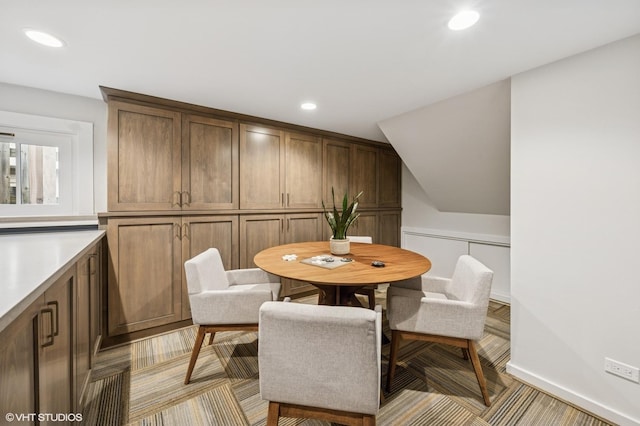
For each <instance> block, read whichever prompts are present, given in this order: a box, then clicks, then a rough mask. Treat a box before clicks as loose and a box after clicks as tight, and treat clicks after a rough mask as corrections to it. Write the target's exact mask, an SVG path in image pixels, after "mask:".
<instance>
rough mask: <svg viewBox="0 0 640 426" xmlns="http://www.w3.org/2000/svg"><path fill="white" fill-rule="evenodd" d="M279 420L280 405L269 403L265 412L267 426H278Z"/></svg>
mask: <svg viewBox="0 0 640 426" xmlns="http://www.w3.org/2000/svg"><path fill="white" fill-rule="evenodd" d="M279 418H280V403H278V402H272V401H269V411H268V412H267V426H278V419H279Z"/></svg>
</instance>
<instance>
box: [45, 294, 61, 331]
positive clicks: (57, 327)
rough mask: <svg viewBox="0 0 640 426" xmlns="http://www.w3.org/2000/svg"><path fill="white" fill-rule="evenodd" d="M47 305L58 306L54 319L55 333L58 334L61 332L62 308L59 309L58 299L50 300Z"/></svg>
mask: <svg viewBox="0 0 640 426" xmlns="http://www.w3.org/2000/svg"><path fill="white" fill-rule="evenodd" d="M47 306H55V307H56V312H55V314H54V315H55V317H56V320H55V321H53V324H55V327H53V335H54V336H57V335H58V334H59V331H60V310H59V309H58V308H59V306H58V301H57V300H54V301H53V302H49V303H47Z"/></svg>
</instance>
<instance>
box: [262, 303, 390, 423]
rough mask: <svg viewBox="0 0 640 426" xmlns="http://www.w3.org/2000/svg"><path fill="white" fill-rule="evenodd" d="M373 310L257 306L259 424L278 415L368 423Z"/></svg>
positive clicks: (376, 387) (374, 363) (376, 348)
mask: <svg viewBox="0 0 640 426" xmlns="http://www.w3.org/2000/svg"><path fill="white" fill-rule="evenodd" d="M381 312H382V310H381V308H380V306H377V307H376V309H375V310H369V309H358V308H353V307H347V306H324V305H307V304H302V303H284V302H267V303H265V304H263V305H262V307H261V308H260V330H259V339H258V342H259V343H258V365H259V374H260V395H261V396H262V399H265V400H267V401H269V411H268V417H267V425H268V426H272V425H277V424H278V418H279V417H280V416H284V417H296V418H315V419H319V420H325V421H330V422H336V423H341V424H346V425H375V422H376V414H377V412H378V408H379V405H380V350H381V341H380V336H381V334H382V333H381V330H382V329H381V327H382V325H381V321H382V320H381V317H382V314H381Z"/></svg>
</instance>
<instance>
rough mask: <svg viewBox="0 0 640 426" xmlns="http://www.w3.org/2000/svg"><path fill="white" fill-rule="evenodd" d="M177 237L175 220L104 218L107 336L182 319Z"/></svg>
mask: <svg viewBox="0 0 640 426" xmlns="http://www.w3.org/2000/svg"><path fill="white" fill-rule="evenodd" d="M180 238H182V222H181V219H180V218H179V217H170V216H169V217H152V218H144V219H112V220H109V224H108V227H107V239H108V243H109V257H110V264H111V267H110V268H109V285H108V304H109V307H108V316H109V318H108V326H109V336H115V335H118V334H124V333H129V332H132V331H137V330H142V329H145V328H150V327H155V326H158V325H163V324H169V323H172V322H176V321H179V320H180V319H181V318H182V254H181V244H180Z"/></svg>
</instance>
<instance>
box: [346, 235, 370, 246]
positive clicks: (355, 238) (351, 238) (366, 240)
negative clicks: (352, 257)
mask: <svg viewBox="0 0 640 426" xmlns="http://www.w3.org/2000/svg"><path fill="white" fill-rule="evenodd" d="M347 238H349V241H350V242H352V243H366V244H373V238H371V237H368V236H364V235H362V236H355V235H349V236H348V237H347Z"/></svg>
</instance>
